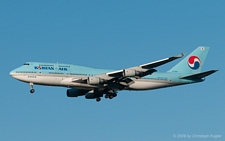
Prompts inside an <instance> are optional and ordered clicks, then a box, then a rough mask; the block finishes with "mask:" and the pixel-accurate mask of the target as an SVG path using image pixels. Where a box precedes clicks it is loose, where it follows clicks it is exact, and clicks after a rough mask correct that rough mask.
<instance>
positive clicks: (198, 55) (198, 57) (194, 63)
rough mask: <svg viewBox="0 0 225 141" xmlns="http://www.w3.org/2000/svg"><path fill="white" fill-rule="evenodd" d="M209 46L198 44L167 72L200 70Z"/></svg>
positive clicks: (189, 72) (190, 72)
mask: <svg viewBox="0 0 225 141" xmlns="http://www.w3.org/2000/svg"><path fill="white" fill-rule="evenodd" d="M209 48H210V47H205V46H199V47H198V48H196V49H195V50H194V51H193V52H192V53H190V54H189V55H188V56H187V57H185V58H184V59H183V60H181V61H180V62H179V63H178V64H177V65H175V66H174V67H173V68H172V69H170V70H169V71H168V72H177V73H188V74H195V73H199V72H201V69H202V67H203V65H204V62H205V59H206V56H207V54H208V52H209Z"/></svg>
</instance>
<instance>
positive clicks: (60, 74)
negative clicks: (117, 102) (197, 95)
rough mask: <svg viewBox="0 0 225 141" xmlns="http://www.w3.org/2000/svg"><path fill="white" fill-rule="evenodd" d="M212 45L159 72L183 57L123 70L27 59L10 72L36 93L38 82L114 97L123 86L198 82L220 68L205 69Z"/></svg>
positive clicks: (73, 91) (143, 87) (77, 92)
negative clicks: (27, 60)
mask: <svg viewBox="0 0 225 141" xmlns="http://www.w3.org/2000/svg"><path fill="white" fill-rule="evenodd" d="M208 51H209V47H204V46H200V47H198V48H196V49H195V50H194V51H193V52H192V53H191V54H189V55H188V56H187V57H185V58H184V59H183V60H181V62H179V63H178V64H177V65H175V66H174V67H173V68H171V69H170V70H169V71H167V72H163V73H162V72H157V70H156V69H155V68H156V67H158V66H161V65H163V64H166V63H168V62H171V61H173V60H176V59H178V58H181V57H183V55H184V54H183V53H181V54H180V55H178V56H173V57H169V58H165V59H162V60H159V61H155V62H150V63H147V64H143V65H140V66H136V67H131V68H127V69H122V70H108V69H96V68H90V67H85V66H78V65H69V64H60V63H41V62H27V63H25V64H24V65H23V66H21V67H19V68H16V69H15V70H13V71H11V72H10V75H11V76H12V77H13V78H15V79H17V80H20V81H22V82H26V83H28V84H29V85H30V92H31V93H34V84H37V85H46V86H62V87H67V88H69V89H67V91H66V94H67V96H68V97H78V96H85V98H86V99H96V101H97V102H99V101H100V100H101V97H103V96H105V98H109V99H112V98H114V97H116V96H117V92H118V91H121V90H152V89H159V88H165V87H171V86H178V85H184V84H191V83H198V82H202V81H204V80H205V77H206V76H208V75H210V74H212V73H214V72H216V71H217V70H210V71H206V72H201V69H202V66H203V64H204V62H205V59H206V56H207V54H208Z"/></svg>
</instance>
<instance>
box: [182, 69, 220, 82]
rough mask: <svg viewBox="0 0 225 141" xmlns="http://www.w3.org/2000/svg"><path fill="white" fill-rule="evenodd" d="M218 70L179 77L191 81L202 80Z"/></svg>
mask: <svg viewBox="0 0 225 141" xmlns="http://www.w3.org/2000/svg"><path fill="white" fill-rule="evenodd" d="M217 71H218V70H210V71H206V72H201V73H197V74H192V75H188V76H182V77H180V78H181V79H189V80H193V79H201V78H204V77H206V76H208V75H210V74H213V73H215V72H217Z"/></svg>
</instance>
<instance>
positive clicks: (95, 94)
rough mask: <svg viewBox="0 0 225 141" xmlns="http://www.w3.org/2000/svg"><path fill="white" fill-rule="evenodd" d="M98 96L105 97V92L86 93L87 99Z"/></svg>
mask: <svg viewBox="0 0 225 141" xmlns="http://www.w3.org/2000/svg"><path fill="white" fill-rule="evenodd" d="M97 97H103V94H101V93H87V94H86V95H85V98H86V99H95V98H97Z"/></svg>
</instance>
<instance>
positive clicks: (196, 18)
mask: <svg viewBox="0 0 225 141" xmlns="http://www.w3.org/2000/svg"><path fill="white" fill-rule="evenodd" d="M0 9H1V10H0V17H1V18H0V47H1V50H0V53H1V55H0V61H1V65H2V69H1V70H2V71H1V80H2V82H1V89H0V91H1V92H0V140H4V141H11V140H17V141H24V140H32V141H40V140H54V141H60V140H68V141H74V140H79V141H82V140H84V141H86V140H108V141H114V140H129V141H137V140H138V141H139V140H146V141H147V140H158V141H164V140H171V141H173V140H199V138H193V137H192V138H191V139H187V138H185V139H177V138H174V137H173V135H178V134H185V135H194V134H196V135H211V134H214V135H222V137H221V138H218V139H217V140H224V138H225V120H224V117H225V106H224V103H225V96H224V90H225V88H224V65H223V64H220V63H222V61H224V52H225V48H224V46H225V28H224V26H225V14H224V13H225V2H224V1H222V0H221V1H220V0H217V1H210V0H198V1H195V0H190V1H184V0H179V1H178V0H177V1H163V0H159V1H144V0H141V1H133V0H129V1H126V0H124V1H117V0H115V1H103V0H102V1H101V0H97V1H78V0H77V1H69V0H68V1H57V0H54V1H53V0H52V1H51V0H49V1H42V0H40V1H16V0H15V1H12V0H7V1H6V0H5V1H3V0H2V1H0ZM200 45H205V46H210V47H211V49H210V52H209V54H208V58H207V59H206V62H205V65H204V67H203V71H206V70H210V69H219V72H217V73H215V74H213V75H211V76H209V77H207V79H206V81H205V82H203V83H199V84H193V85H186V86H178V87H173V88H166V89H159V90H153V91H142V92H140V91H138V92H129V91H121V92H119V95H118V97H116V98H115V99H113V100H108V99H102V101H101V102H99V103H97V102H96V101H95V100H86V99H85V98H84V97H79V98H67V97H66V94H65V92H66V88H59V87H44V86H35V89H36V92H35V94H30V93H29V86H28V85H27V84H25V83H22V82H19V81H16V80H15V79H13V78H11V77H10V76H9V72H10V71H11V70H12V69H15V68H16V67H19V66H21V65H22V64H23V63H24V62H27V61H40V62H60V63H69V64H79V65H85V66H91V67H96V68H109V69H123V68H127V67H132V66H136V65H139V64H143V63H147V62H151V61H155V60H158V59H162V58H165V57H169V56H173V55H177V54H179V53H180V52H183V51H185V52H188V53H190V52H191V51H192V50H194V49H195V48H196V47H197V46H200ZM176 63H178V61H175V62H172V63H169V64H166V65H165V66H162V67H159V68H157V69H158V71H167V70H168V69H170V68H171V67H172V66H174V65H175V64H176ZM204 140H215V139H213V138H206V139H204Z"/></svg>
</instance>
